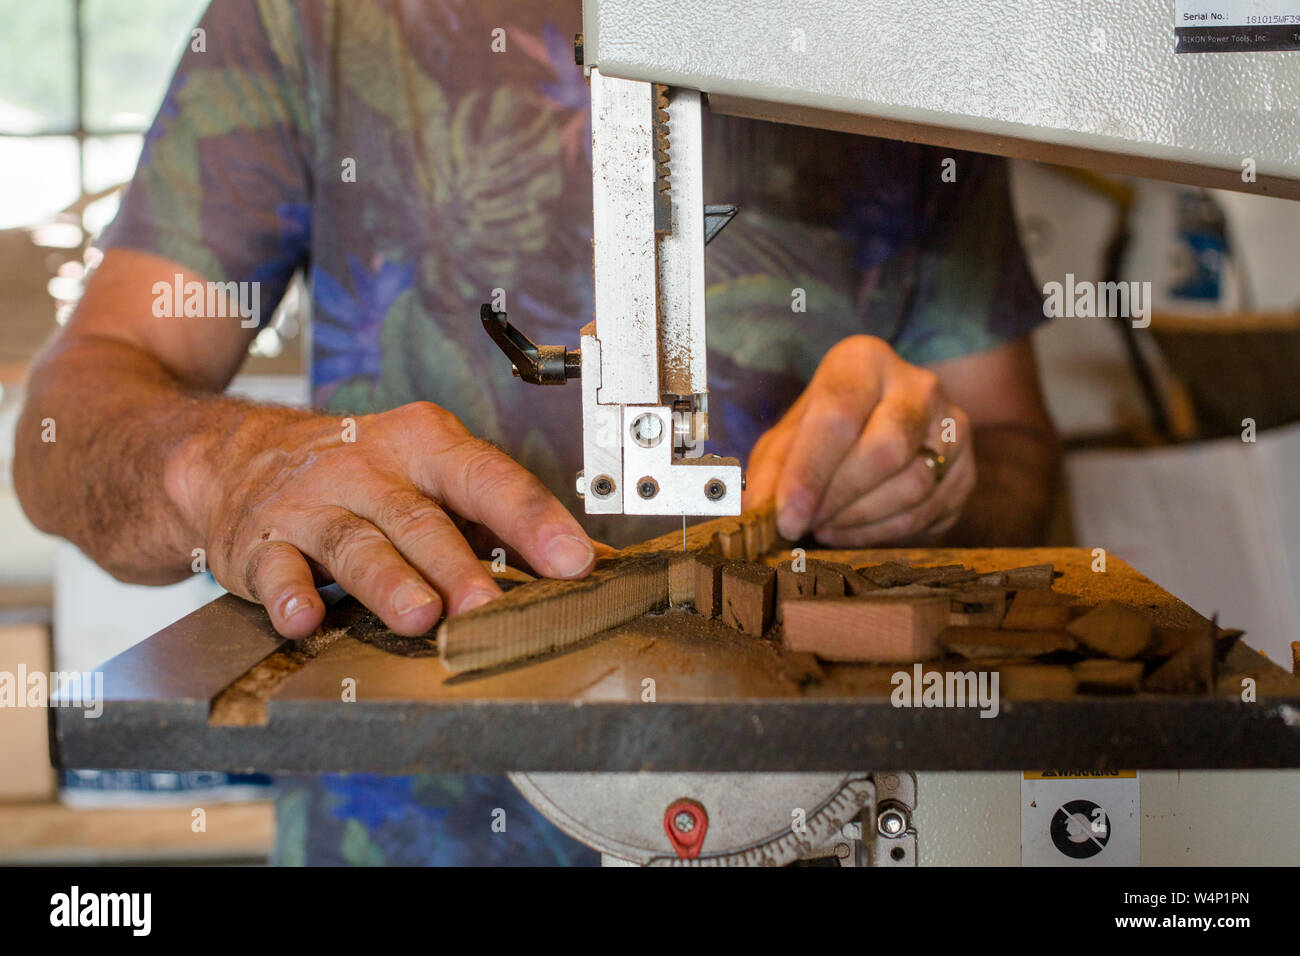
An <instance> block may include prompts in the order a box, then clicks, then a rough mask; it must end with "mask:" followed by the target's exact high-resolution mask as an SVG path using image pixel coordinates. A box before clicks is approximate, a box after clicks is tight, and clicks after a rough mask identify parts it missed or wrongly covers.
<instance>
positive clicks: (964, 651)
mask: <svg viewBox="0 0 1300 956" xmlns="http://www.w3.org/2000/svg"><path fill="white" fill-rule="evenodd" d="M939 642H940V643H941V644H942V645H943V646H944V647H945V648H946V649H947V650H948V651H950V652H951V653H953V654H959V655H961V656H962V657H970V658H980V657H1042V656H1044V655H1047V654H1056V653H1059V652H1061V651H1072V650H1074V649H1075V648H1076V646H1077V645H1076V644H1075V642H1074V640H1073V639H1072V638H1071V637H1070V635H1068V634H1066V633H1065V632H1063V631H1005V630H999V629H997V628H992V627H947V628H945V629H944V630H943V633H941V634H940V635H939Z"/></svg>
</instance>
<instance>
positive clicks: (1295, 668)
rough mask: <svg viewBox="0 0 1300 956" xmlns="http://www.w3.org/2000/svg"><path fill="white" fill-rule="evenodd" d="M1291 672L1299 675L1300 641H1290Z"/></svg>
mask: <svg viewBox="0 0 1300 956" xmlns="http://www.w3.org/2000/svg"><path fill="white" fill-rule="evenodd" d="M1291 673H1292V674H1294V675H1295V676H1296V677H1300V641H1292V642H1291Z"/></svg>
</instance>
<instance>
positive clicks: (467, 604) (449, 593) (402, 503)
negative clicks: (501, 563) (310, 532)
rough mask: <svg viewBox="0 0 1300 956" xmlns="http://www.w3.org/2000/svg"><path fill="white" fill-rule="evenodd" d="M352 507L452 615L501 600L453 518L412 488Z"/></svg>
mask: <svg viewBox="0 0 1300 956" xmlns="http://www.w3.org/2000/svg"><path fill="white" fill-rule="evenodd" d="M346 503H347V505H348V507H349V508H350V509H351V510H352V511H353V512H355V513H356V514H358V515H360V516H361V517H363V518H365V519H367V520H368V521H370V522H372V523H373V524H374V525H375V526H376V527H377V528H378V529H379V530H380V531H382V532H383V533H384V534H385V535H386V536H387V538H388V540H389V541H391V542H392V544H393V546H394V547H395V548H396V549H397V553H398V554H400V555H401V556H402V557H403V558H405V559H406V561H407V563H408V564H410V565H411V566H412V567H414V568H415V569H416V570H417V571H419V572H420V574H421V575H422V576H423V577H424V579H425V580H426V581H428V582H429V583H430V584H432V585H433V586H434V588H435V589H436V590H437V592H438V594H439V596H440V597H441V599H442V603H443V606H444V607H445V608H446V609H447V613H448V614H462V613H464V612H465V611H471V610H473V609H474V608H476V607H479V606H481V605H483V604H486V603H487V602H488V601H491V600H492V599H494V598H497V597H500V596H501V588H500V587H498V586H497V583H496V581H494V580H493V579H492V575H491V574H489V573H488V572H487V571H486V570H485V569H484V567H483V565H482V563H481V562H480V561H479V559H478V557H477V556H476V555H475V554H474V549H473V548H472V547H471V546H470V544H469V542H468V541H466V539H465V538H464V536H463V535H462V534H461V532H460V529H459V528H457V526H456V523H455V522H454V521H453V520H452V518H451V517H450V516H449V515H448V514H447V513H446V512H445V511H443V510H442V509H441V508H439V507H438V506H437V505H436V504H435V503H434V502H432V501H430V500H429V499H428V498H426V497H425V496H424V495H422V494H420V493H419V492H418V491H417V490H416V489H415V488H413V487H401V486H400V485H399V486H397V487H395V488H393V489H392V490H390V491H387V492H384V493H383V494H381V495H378V496H375V495H371V494H361V495H357V496H355V498H350V500H348V501H347V502H346Z"/></svg>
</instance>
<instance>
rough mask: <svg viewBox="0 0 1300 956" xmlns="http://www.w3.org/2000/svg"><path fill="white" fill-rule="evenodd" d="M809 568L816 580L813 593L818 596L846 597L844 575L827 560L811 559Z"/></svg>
mask: <svg viewBox="0 0 1300 956" xmlns="http://www.w3.org/2000/svg"><path fill="white" fill-rule="evenodd" d="M809 564H810V567H809V570H810V571H811V572H812V575H813V579H814V581H815V586H814V591H813V593H814V594H815V595H816V596H817V597H844V594H845V585H844V575H843V574H841V573H840V572H839V570H838V569H837V568H836V567H834V566H833V565H831V564H828V563H827V562H825V561H810V562H809Z"/></svg>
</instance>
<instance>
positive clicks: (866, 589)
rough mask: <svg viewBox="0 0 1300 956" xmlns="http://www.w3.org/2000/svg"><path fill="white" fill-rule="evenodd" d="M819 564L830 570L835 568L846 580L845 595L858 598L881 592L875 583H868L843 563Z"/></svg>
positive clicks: (819, 561) (824, 562)
mask: <svg viewBox="0 0 1300 956" xmlns="http://www.w3.org/2000/svg"><path fill="white" fill-rule="evenodd" d="M817 563H818V564H822V565H825V566H826V567H828V568H834V569H835V570H836V571H838V572H839V573H840V577H842V578H843V579H844V593H845V594H847V595H848V596H849V597H857V596H859V595H861V594H869V593H871V592H873V591H876V590H879V588H880V586H879V585H878V584H876V583H875V582H873V581H868V580H867V579H866V578H864V577H863V576H862V575H861V574H859V573H858V572H857V571H854V570H853V568H852V567H851V566H850V565H848V564H845V563H844V562H842V561H821V560H818V562H817Z"/></svg>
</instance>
